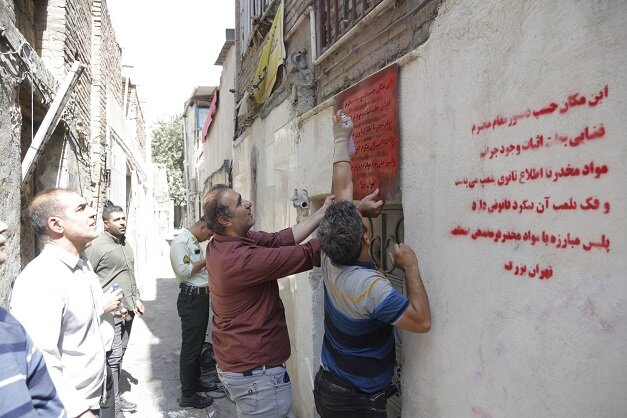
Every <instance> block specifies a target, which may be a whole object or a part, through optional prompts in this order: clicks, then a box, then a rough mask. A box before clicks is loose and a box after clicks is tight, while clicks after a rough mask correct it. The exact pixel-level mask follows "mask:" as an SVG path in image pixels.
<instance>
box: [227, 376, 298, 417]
mask: <svg viewBox="0 0 627 418" xmlns="http://www.w3.org/2000/svg"><path fill="white" fill-rule="evenodd" d="M218 376H219V377H220V381H222V383H223V384H224V387H225V388H226V390H228V391H229V396H230V397H231V399H232V400H233V401H234V402H235V406H236V409H237V416H238V418H243V417H266V418H285V417H287V414H288V413H289V412H290V408H291V406H292V384H291V383H290V378H289V375H288V374H287V370H285V367H282V366H280V367H273V368H270V369H266V368H260V369H258V370H254V371H253V372H252V375H251V376H244V375H243V374H242V373H235V372H224V371H222V370H220V369H219V368H218Z"/></svg>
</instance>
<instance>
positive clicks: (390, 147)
mask: <svg viewBox="0 0 627 418" xmlns="http://www.w3.org/2000/svg"><path fill="white" fill-rule="evenodd" d="M398 71H399V68H398V64H394V65H391V66H389V67H386V68H384V69H383V70H381V71H379V72H377V73H375V74H373V75H371V76H370V77H368V78H366V79H364V80H362V81H360V82H359V83H358V84H356V85H354V86H353V87H351V88H349V89H347V90H344V91H343V92H341V93H340V94H338V95H337V96H336V98H335V106H336V108H337V109H343V110H344V112H345V113H347V114H348V115H350V117H351V118H352V119H353V142H354V145H355V152H354V153H352V154H351V165H352V170H353V188H354V194H353V198H354V199H361V198H363V197H364V196H366V195H367V194H369V193H371V192H372V191H373V190H374V189H376V188H377V187H378V188H379V196H380V197H381V198H382V199H385V200H397V199H398V197H399V190H398V173H399V139H400V138H399V124H398Z"/></svg>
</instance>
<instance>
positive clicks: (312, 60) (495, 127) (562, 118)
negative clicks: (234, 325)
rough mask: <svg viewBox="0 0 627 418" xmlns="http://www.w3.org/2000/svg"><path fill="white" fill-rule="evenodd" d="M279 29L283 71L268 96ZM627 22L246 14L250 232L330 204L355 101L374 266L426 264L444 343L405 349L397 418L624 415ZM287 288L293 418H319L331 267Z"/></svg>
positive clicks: (504, 15)
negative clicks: (337, 138)
mask: <svg viewBox="0 0 627 418" xmlns="http://www.w3.org/2000/svg"><path fill="white" fill-rule="evenodd" d="M277 11H278V12H277ZM281 11H282V12H283V16H282V19H276V16H277V13H281ZM279 20H282V22H281V24H282V30H281V31H280V32H279V33H280V34H281V35H282V41H283V44H284V47H285V53H284V55H283V57H284V61H283V65H281V66H280V67H279V69H278V72H277V76H276V79H275V81H274V84H273V86H271V89H270V93H269V95H268V96H267V97H265V98H264V99H263V100H261V101H259V100H258V99H256V98H254V97H256V96H255V95H256V94H257V93H256V92H257V91H258V90H259V88H260V87H259V86H260V85H262V81H263V80H262V79H261V78H259V74H260V72H259V70H260V62H261V61H262V59H264V48H265V46H266V45H267V44H268V43H270V44H272V50H273V51H274V50H275V46H276V45H278V44H279V43H278V42H280V40H279V41H278V42H277V32H274V29H273V27H275V26H276V23H275V22H277V21H279ZM626 28H627V4H626V3H625V2H622V1H618V0H604V1H597V2H586V1H571V0H551V1H528V2H508V1H506V2H503V1H497V0H488V1H486V0H401V1H392V0H378V1H350V0H344V1H335V2H331V1H318V2H311V1H305V0H284V1H283V2H281V1H271V0H268V1H260V2H248V1H243V0H240V1H238V2H237V4H236V45H235V48H234V49H235V57H234V60H235V89H234V90H235V108H236V112H237V119H236V121H235V122H236V123H235V126H234V131H235V141H234V143H233V165H232V176H233V187H234V188H235V189H236V190H238V191H240V192H241V193H242V195H243V196H244V197H245V198H249V199H251V200H252V201H253V205H254V206H253V207H254V210H255V214H256V218H257V224H256V228H258V229H262V230H272V231H274V230H278V229H280V228H283V227H286V226H289V225H291V224H293V223H294V222H296V218H297V211H296V209H295V208H294V205H293V202H292V200H291V198H292V197H294V196H296V197H300V196H308V198H309V199H310V200H309V203H310V207H311V208H312V209H315V208H316V207H317V206H319V205H320V203H321V201H322V199H323V198H324V196H326V195H327V194H328V193H329V192H330V183H331V156H332V146H331V144H332V134H331V122H330V121H331V116H332V114H333V113H334V111H335V109H336V108H337V107H342V106H343V107H345V108H349V109H351V112H353V113H352V116H353V118H354V120H357V121H358V127H357V128H356V130H355V131H354V133H353V134H354V137H355V145H356V147H357V153H358V154H356V155H358V156H359V158H360V159H359V160H355V159H354V160H353V173H354V175H359V176H362V177H360V181H361V179H365V180H364V182H363V183H361V182H359V183H358V184H356V186H357V189H359V191H360V192H364V191H365V190H366V189H368V187H372V185H374V184H384V183H377V182H380V181H381V182H383V180H382V179H384V180H385V179H387V180H386V181H388V183H385V184H386V187H388V185H390V184H391V186H390V190H391V192H390V194H389V195H387V196H388V197H387V199H388V201H387V203H386V206H385V210H384V213H383V216H382V217H380V218H379V219H377V220H374V221H373V227H374V230H375V239H374V245H373V248H371V253H372V255H373V258H374V259H375V261H377V262H378V263H379V266H380V268H381V269H382V270H384V271H386V274H388V276H389V277H390V279H391V280H392V281H393V283H394V284H395V285H396V286H398V287H399V288H400V289H404V283H403V277H402V275H401V274H398V272H397V271H395V269H394V268H393V266H390V265H389V264H388V261H387V260H386V257H385V253H386V249H387V248H388V247H389V246H390V245H391V244H393V242H398V241H403V242H407V243H408V244H409V245H411V246H412V248H414V249H415V250H416V253H417V255H418V259H419V263H420V269H421V273H422V277H423V280H424V282H425V287H426V289H427V292H428V294H429V299H430V303H431V312H432V319H433V321H432V330H431V332H429V333H428V334H424V335H416V334H411V333H406V332H399V333H397V337H398V338H397V341H398V342H399V343H398V347H397V353H398V355H397V360H398V369H397V371H398V372H397V376H396V383H397V384H398V385H399V387H400V395H399V396H397V397H396V398H394V399H392V400H391V402H390V406H389V409H390V410H389V416H394V417H396V416H406V417H461V416H481V417H499V416H508V417H527V416H543V417H545V416H546V417H549V416H581V417H584V416H599V417H615V416H621V415H622V414H624V411H626V410H627V403H626V402H625V401H624V400H623V398H622V396H621V395H620V388H621V387H625V384H626V383H627V381H626V378H625V376H626V375H627V373H626V372H627V369H626V367H627V366H626V364H625V362H624V361H622V359H623V358H624V355H625V350H624V347H625V343H626V342H627V329H626V328H625V326H624V324H625V318H627V304H625V303H624V302H625V295H626V294H627V292H626V291H627V287H626V285H625V283H624V280H622V279H621V278H622V277H624V272H625V271H626V270H627V259H626V258H625V257H624V256H623V255H624V254H625V251H626V250H627V248H626V246H627V242H626V239H625V235H626V234H625V232H626V231H625V228H626V226H627V222H625V215H624V214H623V211H622V210H621V209H620V208H621V207H622V206H624V205H625V204H626V203H627V192H626V191H625V190H627V189H626V188H625V187H624V178H625V174H626V173H625V170H626V169H625V164H624V160H625V156H626V155H627V145H625V142H624V141H621V140H620V136H621V133H622V132H625V131H627V129H626V128H627V126H625V124H626V123H627V122H625V118H624V117H623V116H622V115H623V114H624V112H625V103H626V101H625V98H626V93H625V87H626V86H627V76H626V75H625V72H624V71H623V68H624V67H625V66H624V64H625V61H626V60H627V52H626V51H627V48H626V47H627V41H626V39H627V36H626V35H627V29H626ZM267 68H268V69H270V67H267ZM268 72H269V71H268ZM386 77H387V78H386ZM378 80H379V81H378ZM380 80H383V81H380ZM360 89H362V90H360ZM360 92H361V93H360ZM380 99H385V101H383V102H381V101H379V100H380ZM338 105H339V106H338ZM390 106H391V107H393V108H394V109H395V110H394V112H392V113H391V116H390V119H389V120H385V121H383V120H380V119H377V117H378V116H379V115H381V114H382V113H384V112H387V111H388V109H390ZM356 126H357V125H356ZM394 147H396V148H395V150H396V151H395V152H398V153H397V154H395V153H394V152H391V151H390V150H391V149H394ZM383 168H385V169H389V170H388V171H387V172H385V170H383ZM384 175H388V177H385V176H384ZM280 287H281V296H282V299H283V303H284V305H285V308H286V312H287V318H288V327H289V330H290V337H291V341H292V357H291V359H290V361H289V371H290V376H291V377H292V383H293V395H294V410H295V411H294V412H295V414H296V415H297V416H299V417H313V416H315V410H314V408H313V396H312V392H311V391H312V385H313V376H314V375H315V372H316V370H317V368H318V365H319V356H320V347H321V344H322V335H323V322H322V300H323V297H322V285H321V279H320V273H319V272H318V271H313V272H312V273H309V274H301V275H296V276H294V277H290V278H286V279H283V280H282V281H281V282H280Z"/></svg>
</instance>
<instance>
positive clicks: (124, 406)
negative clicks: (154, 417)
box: [115, 396, 137, 412]
mask: <svg viewBox="0 0 627 418" xmlns="http://www.w3.org/2000/svg"><path fill="white" fill-rule="evenodd" d="M115 409H116V411H123V412H133V411H135V410H136V409H137V404H136V403H135V402H131V401H127V400H126V399H124V398H123V397H121V396H118V398H117V399H116V400H115Z"/></svg>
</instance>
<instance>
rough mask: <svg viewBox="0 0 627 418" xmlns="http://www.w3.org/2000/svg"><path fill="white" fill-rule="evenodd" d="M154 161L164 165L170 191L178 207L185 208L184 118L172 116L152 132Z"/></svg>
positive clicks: (161, 122)
mask: <svg viewBox="0 0 627 418" xmlns="http://www.w3.org/2000/svg"><path fill="white" fill-rule="evenodd" d="M152 160H153V161H154V162H155V163H158V164H163V165H164V166H165V167H166V171H167V173H168V190H169V192H170V197H171V198H172V199H174V204H175V205H177V206H185V205H186V202H187V190H186V189H185V185H184V184H183V167H184V166H183V118H182V117H181V116H172V117H171V118H170V120H167V121H159V122H157V126H156V127H155V129H154V130H153V131H152Z"/></svg>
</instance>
